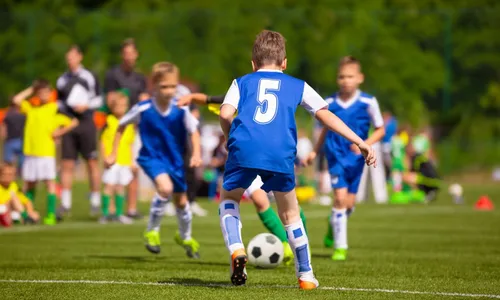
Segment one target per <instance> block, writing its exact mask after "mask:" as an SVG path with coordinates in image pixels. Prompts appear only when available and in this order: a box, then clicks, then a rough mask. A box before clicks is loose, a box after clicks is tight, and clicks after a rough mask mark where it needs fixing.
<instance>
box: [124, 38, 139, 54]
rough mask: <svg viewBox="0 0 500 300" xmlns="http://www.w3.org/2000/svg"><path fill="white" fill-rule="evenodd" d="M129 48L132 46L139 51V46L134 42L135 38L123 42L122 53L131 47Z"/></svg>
mask: <svg viewBox="0 0 500 300" xmlns="http://www.w3.org/2000/svg"><path fill="white" fill-rule="evenodd" d="M129 46H131V47H133V48H134V49H135V50H137V45H136V43H135V40H134V39H133V38H127V39H125V40H124V41H123V42H122V47H121V49H122V51H123V50H124V49H125V48H127V47H129Z"/></svg>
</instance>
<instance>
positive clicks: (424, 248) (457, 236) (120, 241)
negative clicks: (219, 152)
mask: <svg viewBox="0 0 500 300" xmlns="http://www.w3.org/2000/svg"><path fill="white" fill-rule="evenodd" d="M464 188H465V191H466V200H467V204H466V205H463V206H455V205H453V204H451V199H449V197H448V196H447V195H446V193H445V192H443V193H441V195H440V198H439V200H438V202H437V203H435V204H432V205H425V206H424V205H408V206H388V205H374V204H366V205H359V206H358V208H357V210H356V212H355V213H354V215H353V216H352V217H351V219H350V220H349V246H350V250H349V258H348V261H346V262H333V261H331V260H330V256H331V250H330V249H325V248H323V247H322V239H323V234H324V233H325V229H326V218H327V216H328V214H329V211H330V209H329V208H326V207H320V206H316V205H305V206H304V209H305V212H306V215H307V216H308V227H309V228H308V230H309V233H310V242H311V247H312V256H313V267H314V268H315V272H316V275H317V277H318V279H319V280H320V284H321V286H322V287H327V289H319V290H315V291H310V292H303V291H299V290H298V289H297V288H296V279H295V276H294V269H293V267H285V266H280V267H279V268H277V269H274V270H258V269H254V268H251V267H250V268H249V269H248V273H249V281H248V283H247V286H246V287H239V288H235V287H231V286H229V284H230V281H229V278H228V258H227V252H226V249H225V246H224V242H223V240H222V236H221V233H220V229H219V220H218V218H217V206H216V204H213V203H210V204H208V203H206V202H204V203H202V204H204V205H205V206H206V207H207V208H209V210H210V212H211V215H210V216H209V217H207V218H195V220H194V229H193V231H194V236H195V237H196V238H197V239H198V240H199V242H200V243H201V245H202V259H201V260H199V261H193V260H189V259H188V258H186V257H185V255H184V252H183V250H182V249H181V248H180V247H179V246H177V245H175V244H174V242H173V234H174V231H175V228H176V222H175V218H165V219H164V222H163V228H162V238H163V240H162V242H163V248H162V253H161V254H160V255H159V256H154V255H152V254H149V253H148V252H146V250H145V249H144V247H143V243H142V240H141V236H142V232H143V230H144V227H145V221H142V222H139V223H136V224H134V225H130V226H124V225H119V224H109V225H99V224H97V222H96V221H95V220H91V219H90V218H89V217H88V216H87V213H88V206H87V202H86V199H85V195H86V191H85V189H84V187H82V186H78V187H77V189H76V191H75V193H74V194H75V195H82V196H81V197H77V199H75V201H74V202H75V207H74V210H73V217H72V218H71V219H69V220H66V221H65V222H64V223H62V224H60V225H57V226H54V227H46V226H28V227H15V228H11V229H0V280H12V279H13V280H29V281H32V280H90V281H116V282H130V283H153V284H154V285H145V284H144V285H140V284H133V285H132V284H117V283H101V284H97V283H96V282H94V283H34V282H15V283H14V282H5V281H2V282H0V294H1V299H87V300H88V299H133V298H136V299H256V298H258V299H276V298H278V297H280V298H286V297H289V298H292V297H308V299H333V298H342V299H442V298H455V299H457V298H458V299H470V298H471V297H469V296H464V295H462V296H459V295H456V296H450V295H449V296H445V295H439V294H432V293H439V292H444V293H464V294H487V295H497V294H500V213H499V212H498V211H492V212H479V211H475V210H474V209H473V202H474V201H475V200H476V199H477V197H478V196H479V195H481V194H483V193H485V194H489V195H490V197H491V198H492V199H493V200H494V201H495V200H496V205H497V206H500V188H498V187H495V186H494V185H485V186H482V187H480V186H465V187H464ZM40 196H42V195H40ZM39 198H40V200H37V201H39V202H38V203H40V204H43V202H42V201H43V200H42V199H41V197H39ZM146 210H147V206H144V212H146ZM242 221H243V236H244V240H245V241H246V242H248V241H249V240H250V238H251V237H253V236H255V235H256V234H258V233H261V232H264V231H265V229H264V227H263V226H262V225H261V224H260V222H259V220H258V218H257V216H256V214H255V213H254V209H253V207H252V206H251V205H250V204H245V205H242ZM158 283H162V284H158ZM333 288H350V289H356V288H360V289H368V290H365V291H360V290H335V289H333ZM373 289H391V290H405V291H420V292H429V293H430V294H404V293H387V292H380V291H374V290H373ZM499 297H500V296H499ZM484 298H487V297H484Z"/></svg>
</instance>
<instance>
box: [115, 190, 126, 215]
mask: <svg viewBox="0 0 500 300" xmlns="http://www.w3.org/2000/svg"><path fill="white" fill-rule="evenodd" d="M124 204H125V197H124V196H123V195H115V206H116V216H117V217H119V216H121V215H123V205H124Z"/></svg>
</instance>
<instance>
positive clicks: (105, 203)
mask: <svg viewBox="0 0 500 300" xmlns="http://www.w3.org/2000/svg"><path fill="white" fill-rule="evenodd" d="M109 199H110V197H109V195H106V194H102V203H101V211H102V215H103V216H105V217H107V216H108V215H109Z"/></svg>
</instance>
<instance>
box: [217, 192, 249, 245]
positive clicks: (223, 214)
mask: <svg viewBox="0 0 500 300" xmlns="http://www.w3.org/2000/svg"><path fill="white" fill-rule="evenodd" d="M219 220H220V228H221V230H222V235H223V236H224V241H225V242H226V247H227V249H228V250H229V253H230V254H233V252H234V251H236V250H238V249H242V248H243V249H244V248H245V246H244V245H243V242H242V240H241V227H242V225H241V221H240V205H239V204H238V203H237V202H236V201H233V200H224V201H221V203H220V204H219Z"/></svg>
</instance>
